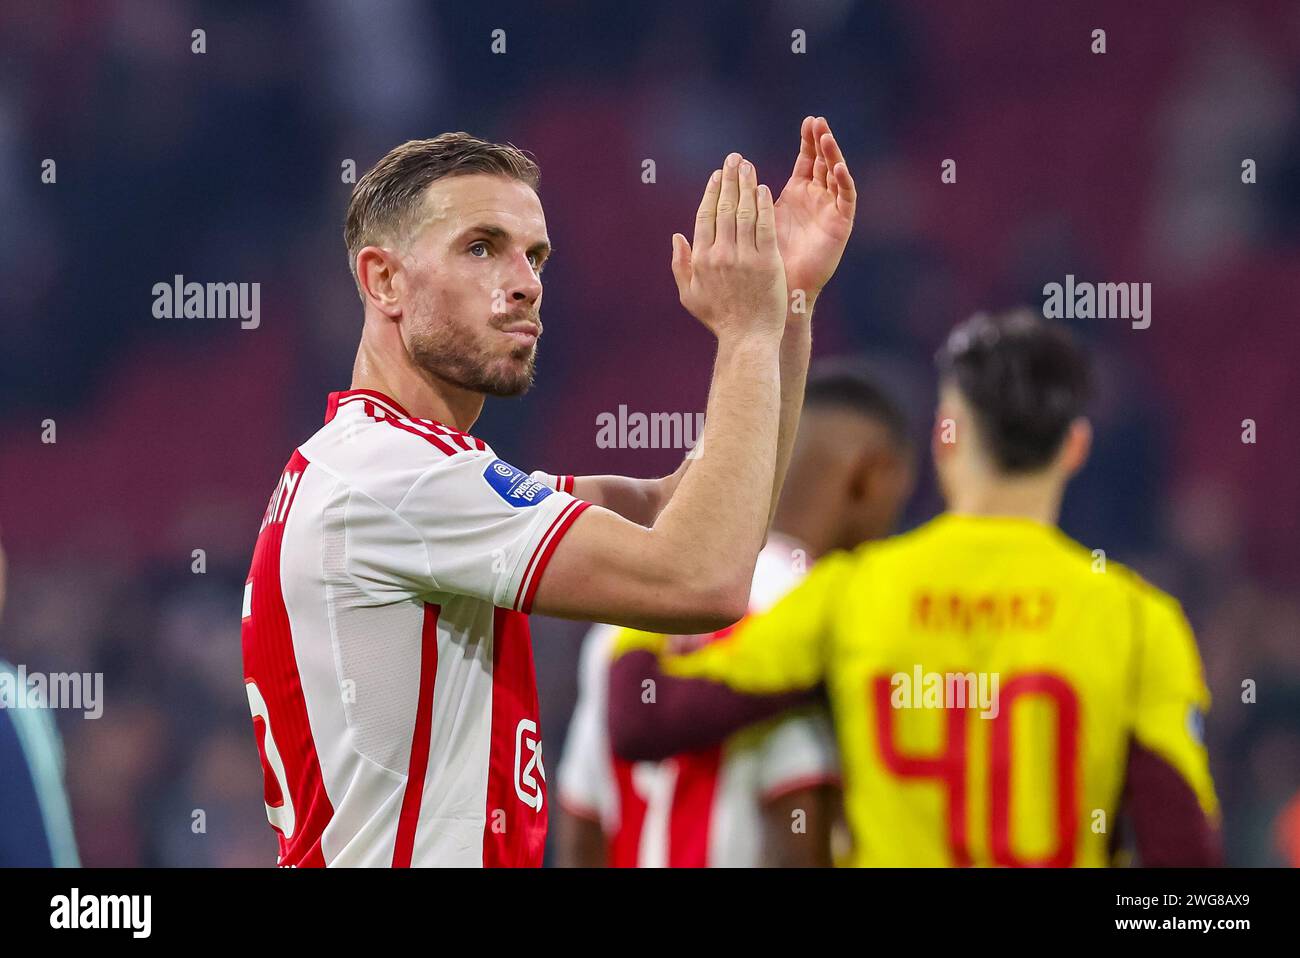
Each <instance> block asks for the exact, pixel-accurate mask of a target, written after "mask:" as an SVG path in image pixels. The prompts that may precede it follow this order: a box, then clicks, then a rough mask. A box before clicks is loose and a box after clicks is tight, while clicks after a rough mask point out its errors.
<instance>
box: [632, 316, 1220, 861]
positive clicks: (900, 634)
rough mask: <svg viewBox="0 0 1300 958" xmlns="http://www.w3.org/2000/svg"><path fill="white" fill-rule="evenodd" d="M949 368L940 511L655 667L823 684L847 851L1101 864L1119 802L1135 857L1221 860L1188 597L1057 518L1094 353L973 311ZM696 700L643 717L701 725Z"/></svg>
mask: <svg viewBox="0 0 1300 958" xmlns="http://www.w3.org/2000/svg"><path fill="white" fill-rule="evenodd" d="M938 366H939V378H940V393H939V407H938V412H937V416H936V420H935V425H934V435H933V440H932V445H933V452H934V459H935V464H936V469H937V471H938V477H939V482H940V486H941V488H942V490H943V494H944V496H945V498H946V500H947V504H948V511H947V512H945V513H944V514H942V515H940V516H939V517H938V518H936V519H934V520H932V521H931V522H929V523H927V524H926V525H923V526H921V527H920V528H918V529H916V530H914V531H912V532H910V533H907V534H905V535H901V536H897V537H895V538H892V539H888V540H884V541H882V542H877V543H870V544H866V545H864V546H862V547H860V548H858V549H857V550H855V551H853V552H839V553H833V554H831V555H829V556H827V557H826V558H824V559H823V560H822V561H820V562H819V563H818V564H817V565H816V566H815V567H814V568H813V569H812V571H811V572H810V573H809V574H808V576H807V577H806V578H805V579H804V580H803V582H802V583H801V584H800V585H798V586H797V587H796V588H795V589H794V590H793V591H792V592H790V593H789V594H788V595H787V596H786V597H785V598H784V599H783V600H781V601H780V602H778V603H777V604H776V605H775V606H774V607H773V608H772V609H771V610H770V611H769V612H767V613H766V614H764V615H761V616H756V617H753V618H751V619H747V620H745V621H744V622H742V623H741V624H740V625H739V626H738V627H737V628H736V629H735V630H734V631H733V632H732V633H731V635H730V636H729V637H728V638H726V639H724V640H722V641H719V642H716V643H713V644H711V645H709V646H706V647H705V648H703V649H701V650H699V651H697V652H693V653H691V654H689V655H680V656H668V655H662V656H660V657H659V658H658V659H657V660H652V661H656V662H657V663H658V665H657V666H656V667H655V669H654V671H655V672H656V674H655V675H654V676H648V677H653V678H655V679H656V681H659V682H669V683H677V682H685V683H692V682H699V681H702V680H703V681H710V682H721V683H725V684H726V685H728V686H730V687H731V688H732V689H734V690H738V691H742V692H746V693H751V694H768V695H770V694H775V693H785V692H789V691H791V690H797V689H806V688H813V687H816V686H818V685H824V686H825V689H826V691H827V694H828V695H829V698H830V704H831V709H832V712H833V717H834V724H835V731H836V738H837V741H838V744H839V748H840V756H841V764H842V768H843V778H844V782H843V785H844V799H845V807H846V812H847V815H848V821H849V827H850V830H851V832H852V839H853V848H852V852H851V856H850V863H851V864H856V865H872V866H875V865H889V866H892V865H922V866H965V865H1020V866H1026V865H1028V866H1035V865H1036V866H1075V865H1086V866H1096V865H1106V864H1109V863H1111V862H1112V860H1113V855H1114V852H1115V847H1116V843H1115V836H1116V834H1117V826H1118V824H1119V823H1118V819H1119V818H1120V817H1121V815H1124V816H1125V817H1126V818H1127V819H1128V820H1129V821H1130V822H1131V828H1132V832H1133V836H1134V839H1135V843H1136V850H1137V853H1138V860H1139V863H1140V864H1144V865H1209V864H1216V863H1217V862H1218V835H1217V823H1218V806H1217V802H1216V799H1215V795H1214V789H1213V785H1212V783H1211V780H1210V774H1209V769H1208V763H1207V758H1206V753H1205V749H1204V746H1203V745H1202V743H1201V727H1202V722H1203V717H1204V713H1205V710H1206V708H1207V707H1208V704H1209V694H1208V692H1207V690H1206V686H1205V682H1204V679H1203V677H1202V672H1201V664H1200V658H1199V655H1198V653H1197V649H1196V644H1195V641H1194V639H1193V636H1192V633H1191V630H1190V628H1189V627H1188V624H1187V621H1186V619H1185V618H1184V616H1183V613H1182V610H1181V609H1180V607H1179V605H1178V603H1177V602H1176V601H1175V600H1174V599H1173V598H1171V597H1170V596H1168V595H1166V594H1165V593H1163V592H1161V591H1160V590H1158V589H1156V588H1154V587H1153V586H1151V585H1149V584H1148V583H1146V582H1145V581H1143V580H1142V579H1141V578H1139V577H1138V576H1137V575H1136V574H1134V573H1133V572H1131V571H1129V570H1128V569H1126V568H1124V567H1123V566H1121V565H1120V564H1119V563H1116V562H1113V561H1110V560H1109V559H1107V558H1106V557H1105V556H1104V554H1103V553H1101V552H1100V551H1096V552H1090V551H1089V550H1088V549H1087V548H1085V547H1084V546H1081V545H1079V544H1078V543H1076V542H1074V541H1073V540H1071V539H1070V538H1068V537H1067V536H1066V535H1064V534H1063V533H1062V532H1061V531H1060V530H1059V529H1058V528H1057V527H1056V522H1057V516H1058V513H1059V510H1060V504H1061V498H1062V494H1063V492H1064V490H1065V485H1066V482H1067V481H1068V480H1069V478H1070V477H1071V476H1072V475H1073V474H1074V473H1075V472H1076V471H1077V470H1078V469H1079V468H1080V467H1081V466H1082V465H1083V463H1084V461H1085V459H1086V458H1087V455H1088V449H1089V445H1090V441H1091V432H1090V426H1089V424H1088V421H1087V419H1086V418H1084V407H1085V401H1086V398H1087V394H1088V387H1089V378H1090V377H1089V372H1088V363H1087V360H1086V357H1085V356H1084V355H1083V353H1082V352H1081V351H1080V350H1079V349H1078V347H1077V346H1076V345H1075V344H1074V342H1073V340H1072V339H1071V338H1070V337H1069V335H1068V334H1067V333H1066V331H1065V330H1064V328H1063V327H1060V326H1058V325H1055V324H1052V323H1049V322H1046V321H1044V320H1043V319H1042V318H1040V317H1038V316H1036V315H1034V314H1031V313H1028V312H1018V313H1012V314H1009V315H1005V316H1001V317H991V316H987V315H983V314H981V315H978V316H976V317H974V318H972V319H970V320H968V321H967V322H965V323H963V324H962V325H960V326H959V327H957V329H955V330H954V331H953V333H952V334H951V336H950V337H949V339H948V341H947V343H946V345H945V346H944V348H943V349H942V350H940V353H939V356H938ZM661 644H662V639H659V638H656V637H654V636H650V635H648V634H646V633H639V632H632V631H625V632H623V633H621V634H620V635H619V637H618V638H617V639H616V645H617V646H618V648H619V649H622V650H627V649H630V648H636V647H649V648H655V647H658V646H660V645H661ZM659 697H660V698H662V694H661V695H660V696H659ZM688 700H689V698H688V697H683V696H678V697H677V698H676V699H675V701H677V702H683V701H688ZM687 711H688V710H686V709H675V710H674V714H672V715H667V714H660V713H658V712H656V710H655V707H654V706H653V705H646V706H645V707H644V708H643V709H642V710H641V715H642V717H643V719H644V720H645V721H647V722H657V723H660V724H661V725H663V724H665V723H677V722H691V723H695V725H696V726H697V731H698V726H699V725H700V724H701V723H708V722H709V721H710V719H709V716H708V714H707V713H705V712H703V711H701V713H700V714H694V715H692V714H686V713H687ZM727 731H730V729H726V728H719V729H718V732H719V733H720V734H721V733H725V732H727Z"/></svg>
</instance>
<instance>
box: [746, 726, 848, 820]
mask: <svg viewBox="0 0 1300 958" xmlns="http://www.w3.org/2000/svg"><path fill="white" fill-rule="evenodd" d="M839 776H840V763H839V756H838V753H837V752H836V749H835V733H834V730H833V729H832V728H831V722H830V717H829V716H828V715H827V714H826V710H825V709H824V708H820V707H813V708H807V709H801V710H797V711H792V712H790V713H789V714H788V715H786V716H785V717H783V718H781V719H778V720H777V722H776V725H775V727H773V728H772V730H771V731H769V732H768V733H767V735H766V736H765V737H764V739H763V743H762V748H761V751H760V753H759V766H758V787H759V794H760V795H761V797H762V799H763V801H771V800H772V799H775V798H778V797H779V796H781V795H784V794H786V793H788V792H792V791H794V790H795V789H798V788H807V787H811V786H814V785H825V784H834V783H838V782H839Z"/></svg>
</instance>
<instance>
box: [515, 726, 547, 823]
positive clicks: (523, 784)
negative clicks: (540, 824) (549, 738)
mask: <svg viewBox="0 0 1300 958" xmlns="http://www.w3.org/2000/svg"><path fill="white" fill-rule="evenodd" d="M539 777H540V778H541V782H539V781H538V780H537V779H538V778H539ZM545 781H546V769H545V768H544V767H543V766H542V742H541V739H540V738H538V737H537V723H536V722H534V721H533V720H532V719H520V720H519V724H518V725H517V726H515V794H516V795H518V796H519V800H520V801H521V802H523V803H524V804H525V805H527V806H528V807H529V808H531V809H532V810H533V811H535V812H540V811H541V810H542V801H543V794H542V782H545Z"/></svg>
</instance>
